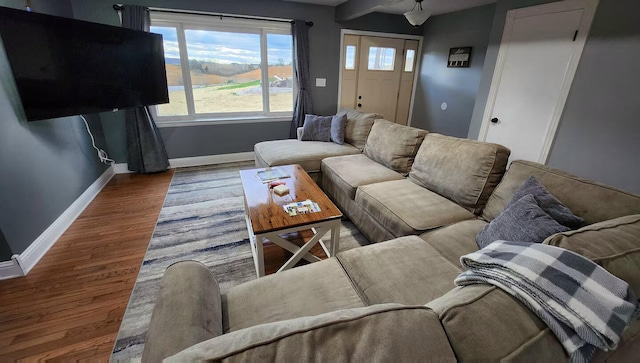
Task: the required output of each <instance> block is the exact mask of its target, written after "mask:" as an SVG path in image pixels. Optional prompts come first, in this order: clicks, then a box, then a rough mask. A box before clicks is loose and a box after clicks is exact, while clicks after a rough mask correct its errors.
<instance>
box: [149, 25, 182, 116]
mask: <svg viewBox="0 0 640 363" xmlns="http://www.w3.org/2000/svg"><path fill="white" fill-rule="evenodd" d="M151 32H152V33H157V34H162V39H163V46H164V61H165V67H166V69H167V85H168V86H169V103H165V104H162V105H158V106H157V108H156V110H157V113H158V116H182V115H187V114H188V111H187V96H186V95H185V93H184V80H183V78H182V68H181V66H180V50H179V49H178V32H177V30H176V28H171V27H159V26H152V27H151Z"/></svg>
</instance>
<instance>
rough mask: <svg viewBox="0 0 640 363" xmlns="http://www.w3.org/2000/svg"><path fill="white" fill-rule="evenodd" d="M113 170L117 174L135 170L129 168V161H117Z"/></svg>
mask: <svg viewBox="0 0 640 363" xmlns="http://www.w3.org/2000/svg"><path fill="white" fill-rule="evenodd" d="M112 166H113V171H114V172H115V173H116V174H129V173H133V171H131V170H129V165H128V164H127V163H117V164H113V165H112Z"/></svg>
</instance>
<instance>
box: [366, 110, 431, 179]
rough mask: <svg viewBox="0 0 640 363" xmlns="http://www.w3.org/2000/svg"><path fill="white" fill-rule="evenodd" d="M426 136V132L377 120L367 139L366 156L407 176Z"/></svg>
mask: <svg viewBox="0 0 640 363" xmlns="http://www.w3.org/2000/svg"><path fill="white" fill-rule="evenodd" d="M426 134H427V131H425V130H421V129H417V128H414V127H408V126H402V125H398V124H397V123H394V122H391V121H387V120H376V121H375V123H374V124H373V127H372V128H371V133H370V134H369V138H367V144H366V145H365V147H364V154H365V155H366V156H368V157H369V158H370V159H372V160H375V161H377V162H379V163H380V164H382V165H384V166H386V167H388V168H389V169H392V170H394V171H397V172H398V173H401V174H402V175H407V174H409V170H411V165H413V159H414V158H415V156H416V153H417V152H418V148H420V144H422V140H423V139H424V135H426Z"/></svg>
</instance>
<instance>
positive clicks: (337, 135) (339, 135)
mask: <svg viewBox="0 0 640 363" xmlns="http://www.w3.org/2000/svg"><path fill="white" fill-rule="evenodd" d="M346 130H347V115H346V114H342V115H335V116H333V117H332V118H331V141H333V142H335V143H336V144H340V145H342V144H344V133H345V131H346Z"/></svg>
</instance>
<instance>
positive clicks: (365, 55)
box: [356, 37, 404, 121]
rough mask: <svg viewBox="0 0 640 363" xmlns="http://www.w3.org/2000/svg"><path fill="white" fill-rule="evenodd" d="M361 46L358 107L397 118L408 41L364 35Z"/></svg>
mask: <svg viewBox="0 0 640 363" xmlns="http://www.w3.org/2000/svg"><path fill="white" fill-rule="evenodd" d="M360 46H361V49H362V51H361V52H360V62H359V63H360V64H359V67H358V68H359V71H358V88H357V92H356V95H357V100H356V106H357V109H358V110H361V111H363V112H375V113H379V114H381V115H382V116H383V117H384V118H385V119H387V120H389V121H395V119H396V106H397V102H398V90H399V89H400V76H401V74H402V51H403V49H404V40H402V39H392V38H378V37H362V39H361V41H360Z"/></svg>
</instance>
